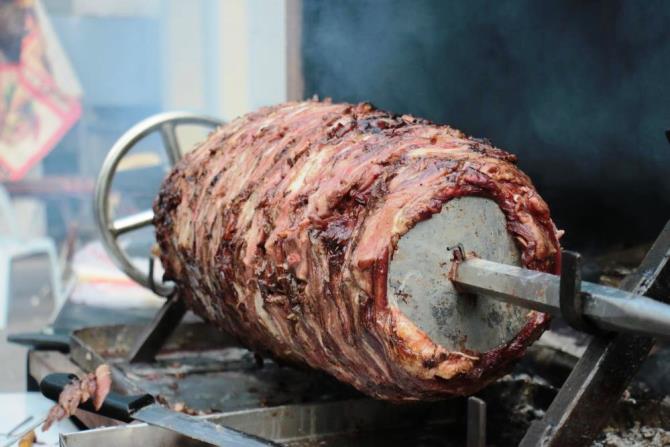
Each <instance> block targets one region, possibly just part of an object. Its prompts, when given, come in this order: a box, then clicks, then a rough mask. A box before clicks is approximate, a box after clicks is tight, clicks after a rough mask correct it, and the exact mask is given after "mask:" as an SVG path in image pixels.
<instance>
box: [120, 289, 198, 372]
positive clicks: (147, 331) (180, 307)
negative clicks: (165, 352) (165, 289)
mask: <svg viewBox="0 0 670 447" xmlns="http://www.w3.org/2000/svg"><path fill="white" fill-rule="evenodd" d="M184 315H186V305H185V304H184V301H183V300H181V299H179V295H178V294H175V295H172V296H171V297H170V298H168V299H167V300H166V301H165V304H163V307H161V308H160V310H159V311H158V312H157V313H156V315H155V316H154V319H153V320H152V321H151V323H150V324H149V325H148V326H147V327H145V328H144V330H143V331H142V335H140V338H139V339H138V340H137V342H136V343H135V346H133V349H132V350H131V352H130V356H129V359H128V361H129V362H130V363H149V362H153V361H154V360H155V359H156V354H158V352H159V351H160V350H161V348H162V347H163V346H164V345H165V342H166V341H167V339H168V338H169V337H170V335H172V333H173V332H174V330H175V329H176V328H177V326H178V325H179V323H180V322H181V320H182V319H183V318H184Z"/></svg>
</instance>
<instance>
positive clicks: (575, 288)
mask: <svg viewBox="0 0 670 447" xmlns="http://www.w3.org/2000/svg"><path fill="white" fill-rule="evenodd" d="M581 266H582V256H581V255H580V254H579V253H576V252H574V251H568V250H563V251H562V253H561V282H560V306H561V314H562V316H563V318H564V319H565V321H567V322H568V324H569V325H570V326H572V327H573V328H575V329H577V330H578V331H582V332H586V333H589V334H596V333H598V332H599V330H598V329H597V328H596V327H595V326H594V325H593V324H591V323H590V322H589V321H588V320H587V319H586V317H585V316H584V313H583V309H584V299H583V298H584V292H582V272H581Z"/></svg>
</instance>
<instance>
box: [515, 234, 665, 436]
mask: <svg viewBox="0 0 670 447" xmlns="http://www.w3.org/2000/svg"><path fill="white" fill-rule="evenodd" d="M621 289H623V290H626V291H629V292H633V293H637V294H640V295H646V296H648V297H650V298H655V299H658V300H661V301H665V302H667V301H668V300H670V222H668V223H667V224H666V226H665V228H664V229H663V231H661V234H660V235H659V236H658V238H657V239H656V242H654V245H653V246H652V247H651V249H650V250H649V252H648V253H647V256H646V257H645V258H644V260H643V261H642V263H641V264H640V266H639V267H638V269H637V270H636V271H635V272H634V273H632V274H631V275H629V276H627V277H626V278H625V279H624V281H623V283H622V284H621ZM653 345H654V339H653V338H651V337H646V336H635V335H626V334H618V335H611V336H609V335H601V336H596V337H593V338H592V339H591V342H590V343H589V345H588V347H587V349H586V351H585V352H584V355H583V356H582V358H581V359H580V360H579V361H578V362H577V365H576V366H575V368H574V369H573V370H572V372H571V373H570V376H569V377H568V378H567V380H566V381H565V383H564V384H563V386H562V387H561V389H560V390H559V392H558V394H557V395H556V397H555V398H554V401H553V402H552V403H551V405H550V406H549V409H548V410H547V412H546V414H545V416H544V418H542V419H541V420H539V421H535V422H533V424H531V426H530V428H529V429H528V431H527V432H526V435H525V436H524V438H523V439H522V441H521V443H520V444H519V445H521V446H523V447H531V446H546V447H560V446H566V445H569V446H586V445H590V444H591V442H592V440H593V439H594V438H595V437H597V436H598V434H599V433H600V432H601V430H602V428H603V426H604V425H605V423H606V422H607V419H608V417H609V415H610V411H611V410H612V409H613V408H614V407H615V405H616V403H617V401H618V400H619V398H620V397H621V394H622V393H623V392H624V391H625V389H626V387H627V386H628V384H629V383H630V381H631V379H632V378H633V377H634V376H635V374H636V373H637V371H638V370H639V369H640V366H641V365H642V363H643V362H644V360H645V359H646V358H647V355H648V354H649V351H650V350H651V348H652V346H653Z"/></svg>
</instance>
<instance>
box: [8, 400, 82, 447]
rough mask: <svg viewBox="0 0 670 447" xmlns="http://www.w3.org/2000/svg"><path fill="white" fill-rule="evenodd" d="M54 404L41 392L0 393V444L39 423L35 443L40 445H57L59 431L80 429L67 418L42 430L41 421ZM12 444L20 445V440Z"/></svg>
mask: <svg viewBox="0 0 670 447" xmlns="http://www.w3.org/2000/svg"><path fill="white" fill-rule="evenodd" d="M53 404H54V403H53V402H51V401H50V400H49V399H47V398H46V397H44V396H42V394H40V393H3V394H0V445H5V444H7V442H9V441H11V440H12V439H14V438H15V437H17V436H19V435H21V434H22V433H25V431H26V430H28V429H29V428H30V427H32V426H35V424H38V423H40V427H38V428H36V429H35V430H34V431H35V435H36V437H37V440H36V442H35V444H36V445H40V446H57V445H58V435H59V433H71V432H75V431H78V430H77V427H76V426H75V425H74V424H73V423H72V422H71V421H69V420H67V419H66V420H64V421H60V422H57V423H56V424H54V425H53V426H52V427H51V429H50V430H49V431H47V432H43V431H42V428H41V422H42V421H43V420H44V418H45V417H46V415H47V413H48V412H49V409H50V408H51V407H52V406H53ZM12 445H18V442H16V443H14V444H12Z"/></svg>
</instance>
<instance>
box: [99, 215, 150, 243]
mask: <svg viewBox="0 0 670 447" xmlns="http://www.w3.org/2000/svg"><path fill="white" fill-rule="evenodd" d="M153 221H154V212H153V211H152V210H146V211H142V212H141V213H137V214H132V215H130V216H126V217H122V218H120V219H116V220H115V221H114V222H113V223H112V226H111V228H110V229H109V231H111V232H112V234H113V235H114V237H118V236H120V235H122V234H124V233H128V232H130V231H134V230H138V229H140V228H144V227H147V226H149V225H151V224H152V223H153Z"/></svg>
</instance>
